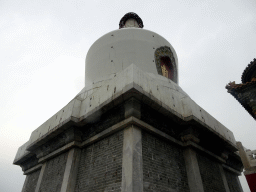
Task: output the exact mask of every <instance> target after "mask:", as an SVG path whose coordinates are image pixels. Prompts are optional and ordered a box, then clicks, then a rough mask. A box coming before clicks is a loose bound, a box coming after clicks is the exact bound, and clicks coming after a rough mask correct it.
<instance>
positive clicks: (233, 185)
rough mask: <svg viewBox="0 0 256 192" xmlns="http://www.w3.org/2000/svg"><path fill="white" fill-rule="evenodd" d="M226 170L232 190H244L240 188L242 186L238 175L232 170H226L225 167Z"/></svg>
mask: <svg viewBox="0 0 256 192" xmlns="http://www.w3.org/2000/svg"><path fill="white" fill-rule="evenodd" d="M224 172H225V175H226V178H227V182H228V187H229V190H230V192H242V191H241V190H240V186H239V183H238V181H237V178H236V177H238V176H237V175H235V174H233V173H232V172H230V171H227V170H225V169H224Z"/></svg>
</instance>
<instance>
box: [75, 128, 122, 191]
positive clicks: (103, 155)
mask: <svg viewBox="0 0 256 192" xmlns="http://www.w3.org/2000/svg"><path fill="white" fill-rule="evenodd" d="M122 150H123V131H120V132H117V133H115V134H113V135H111V136H108V137H106V138H104V139H103V140H101V141H99V142H96V143H94V144H93V145H90V146H88V147H86V148H84V149H82V152H81V159H80V163H79V168H78V175H77V181H76V187H75V192H82V191H83V192H86V191H88V192H89V191H90V192H91V191H104V192H108V191H111V192H113V191H121V182H122V154H123V152H122Z"/></svg>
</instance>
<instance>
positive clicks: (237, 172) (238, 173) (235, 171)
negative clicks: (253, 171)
mask: <svg viewBox="0 0 256 192" xmlns="http://www.w3.org/2000/svg"><path fill="white" fill-rule="evenodd" d="M222 167H223V168H224V169H227V170H228V171H231V172H233V173H235V174H236V175H238V176H240V175H241V173H240V172H239V171H237V170H235V169H233V168H231V167H229V166H227V165H224V164H222Z"/></svg>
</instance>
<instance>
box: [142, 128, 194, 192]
mask: <svg viewBox="0 0 256 192" xmlns="http://www.w3.org/2000/svg"><path fill="white" fill-rule="evenodd" d="M142 155H143V182H144V191H145V192H153V191H154V192H155V191H159V192H165V191H171V192H174V191H175V192H178V191H182V192H189V186H188V179H187V173H186V167H185V162H184V158H183V151H182V149H181V148H180V147H179V146H177V145H175V144H173V143H169V142H168V141H164V140H163V139H160V138H158V137H155V136H153V135H151V134H149V133H147V132H144V131H143V133H142Z"/></svg>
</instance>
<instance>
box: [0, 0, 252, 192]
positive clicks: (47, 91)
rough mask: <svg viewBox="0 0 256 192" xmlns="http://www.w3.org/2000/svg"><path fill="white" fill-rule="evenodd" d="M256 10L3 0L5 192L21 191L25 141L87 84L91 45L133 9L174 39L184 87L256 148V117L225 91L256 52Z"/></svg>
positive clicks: (1, 166) (220, 0)
mask: <svg viewBox="0 0 256 192" xmlns="http://www.w3.org/2000/svg"><path fill="white" fill-rule="evenodd" d="M181 2H182V3H181ZM255 10H256V1H255V0H243V1H242V0H212V1H211V0H193V1H191V0H190V1H188V0H187V1H186V0H183V1H181V0H180V1H178V0H176V1H170V0H169V1H163V0H158V1H142V0H141V1H134V0H129V1H120V0H108V1H100V0H94V1H86V0H83V1H82V0H76V1H74V0H61V1H59V0H55V1H52V0H51V1H50V0H44V1H40V0H36V1H35V0H33V1H32V0H27V1H26V0H25V1H20V0H19V1H14V0H0V18H1V19H0V65H1V70H0V82H1V86H0V98H1V100H0V109H1V110H0V117H1V126H0V191H1V192H16V191H21V189H22V186H23V183H24V179H25V176H23V175H22V171H21V168H20V167H18V166H15V165H12V162H13V159H14V157H15V154H16V152H17V149H18V147H19V146H21V145H22V144H23V143H25V142H26V141H28V139H29V137H30V134H31V132H32V131H33V130H34V129H36V128H37V127H38V126H39V125H41V124H42V123H44V122H45V121H46V120H47V119H48V118H50V117H51V116H52V115H53V114H55V113H56V112H57V111H58V110H60V109H61V108H62V107H64V106H65V105H66V104H67V103H68V102H69V101H70V100H71V99H72V98H73V97H74V96H75V95H76V94H77V93H78V92H79V91H80V90H81V89H82V88H83V86H84V70H85V57H86V53H87V51H88V49H89V48H90V46H91V45H92V44H93V42H94V41H95V40H97V39H98V38H99V37H101V36H102V35H104V34H106V33H108V32H110V31H112V30H115V29H118V27H119V26H118V24H119V21H120V19H121V18H122V16H123V15H124V14H126V13H127V12H135V13H137V14H138V15H139V16H140V17H141V19H142V20H143V23H144V28H145V29H148V30H151V31H154V32H156V33H158V34H160V35H161V36H163V37H164V38H165V39H167V40H168V41H169V42H170V43H171V44H172V46H173V47H174V49H175V50H176V52H177V55H178V59H179V84H180V86H181V88H182V89H183V90H184V91H185V92H186V93H188V94H189V95H190V97H191V98H192V99H193V100H194V101H195V102H196V103H197V104H199V105H200V106H201V107H202V108H204V109H205V110H206V111H208V112H209V113H210V114H211V115H212V116H213V117H215V118H216V119H217V120H219V121H220V122H221V123H222V124H224V125H225V126H226V127H227V128H228V129H230V130H231V131H232V132H233V133H234V135H235V138H236V140H237V141H241V142H242V143H243V145H244V146H245V147H246V148H250V149H256V145H255V143H256V142H255V135H256V127H255V125H256V124H255V120H254V119H253V118H252V117H251V116H250V115H249V114H248V113H247V112H246V111H245V110H244V108H243V107H242V106H241V105H240V104H239V103H238V102H237V101H236V100H235V99H234V98H233V96H232V95H230V94H228V93H227V91H226V89H225V85H226V84H227V83H229V82H230V81H236V83H240V82H241V74H242V72H243V70H244V69H245V67H246V66H247V65H248V64H249V62H250V61H252V60H253V58H255V57H256V33H255V32H256V11H255ZM240 180H241V182H242V186H243V189H244V191H245V192H249V188H248V186H247V183H246V181H245V178H244V176H241V177H240Z"/></svg>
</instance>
